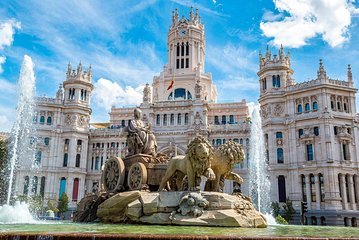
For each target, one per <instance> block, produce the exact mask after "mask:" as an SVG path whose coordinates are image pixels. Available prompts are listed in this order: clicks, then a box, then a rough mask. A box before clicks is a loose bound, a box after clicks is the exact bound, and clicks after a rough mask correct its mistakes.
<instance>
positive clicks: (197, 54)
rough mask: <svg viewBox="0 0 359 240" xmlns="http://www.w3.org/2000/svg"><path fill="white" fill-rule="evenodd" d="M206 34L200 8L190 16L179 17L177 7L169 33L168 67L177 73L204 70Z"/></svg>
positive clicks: (173, 13) (191, 12)
mask: <svg viewBox="0 0 359 240" xmlns="http://www.w3.org/2000/svg"><path fill="white" fill-rule="evenodd" d="M204 55H205V34H204V25H203V24H202V23H201V22H200V16H199V15H198V9H196V12H195V13H193V9H192V8H191V11H190V14H189V18H188V19H187V18H185V17H184V16H182V18H179V16H178V12H177V9H176V10H175V11H173V12H172V24H171V27H170V30H169V33H168V67H169V68H171V69H173V70H174V71H175V72H176V73H181V72H186V71H191V70H192V69H194V68H197V67H198V68H200V70H201V71H204Z"/></svg>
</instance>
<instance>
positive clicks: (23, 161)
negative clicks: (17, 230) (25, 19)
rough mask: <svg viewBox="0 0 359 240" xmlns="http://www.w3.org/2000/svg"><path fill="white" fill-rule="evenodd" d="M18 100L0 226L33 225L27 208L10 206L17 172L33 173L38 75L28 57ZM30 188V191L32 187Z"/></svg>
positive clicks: (22, 67) (25, 61)
mask: <svg viewBox="0 0 359 240" xmlns="http://www.w3.org/2000/svg"><path fill="white" fill-rule="evenodd" d="M18 92H19V98H18V103H17V107H16V121H15V124H14V126H13V128H12V130H11V136H10V140H11V145H10V149H9V165H10V166H9V172H10V173H9V177H8V183H9V185H8V192H7V201H6V205H4V206H0V222H20V221H24V222H26V223H27V222H33V221H35V220H34V219H33V217H32V216H31V214H30V211H29V208H28V205H27V204H22V203H15V205H14V206H10V200H11V197H12V195H13V190H14V189H15V187H14V186H13V184H14V175H15V169H17V168H18V167H20V168H22V169H30V170H31V169H34V155H35V154H34V153H35V148H36V146H35V145H36V142H35V141H34V136H35V129H34V126H33V124H32V121H33V118H34V107H35V101H34V94H35V75H34V64H33V62H32V60H31V58H30V57H29V56H27V55H25V56H24V60H23V62H22V65H21V70H20V77H19V81H18ZM29 188H30V189H31V183H30V186H29Z"/></svg>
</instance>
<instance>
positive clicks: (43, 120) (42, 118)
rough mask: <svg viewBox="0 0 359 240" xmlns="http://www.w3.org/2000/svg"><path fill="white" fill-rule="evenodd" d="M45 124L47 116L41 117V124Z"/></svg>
mask: <svg viewBox="0 0 359 240" xmlns="http://www.w3.org/2000/svg"><path fill="white" fill-rule="evenodd" d="M44 123H45V116H41V117H40V124H44Z"/></svg>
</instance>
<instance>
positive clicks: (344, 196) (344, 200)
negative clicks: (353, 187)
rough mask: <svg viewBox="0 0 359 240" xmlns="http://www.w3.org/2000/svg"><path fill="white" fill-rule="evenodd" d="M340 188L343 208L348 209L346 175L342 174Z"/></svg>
mask: <svg viewBox="0 0 359 240" xmlns="http://www.w3.org/2000/svg"><path fill="white" fill-rule="evenodd" d="M340 189H341V195H342V204H343V209H348V200H347V189H346V187H345V175H344V174H340Z"/></svg>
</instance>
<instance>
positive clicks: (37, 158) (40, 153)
mask: <svg viewBox="0 0 359 240" xmlns="http://www.w3.org/2000/svg"><path fill="white" fill-rule="evenodd" d="M41 155H42V152H41V151H37V152H36V154H35V162H34V164H35V165H36V166H40V164H41Z"/></svg>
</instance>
